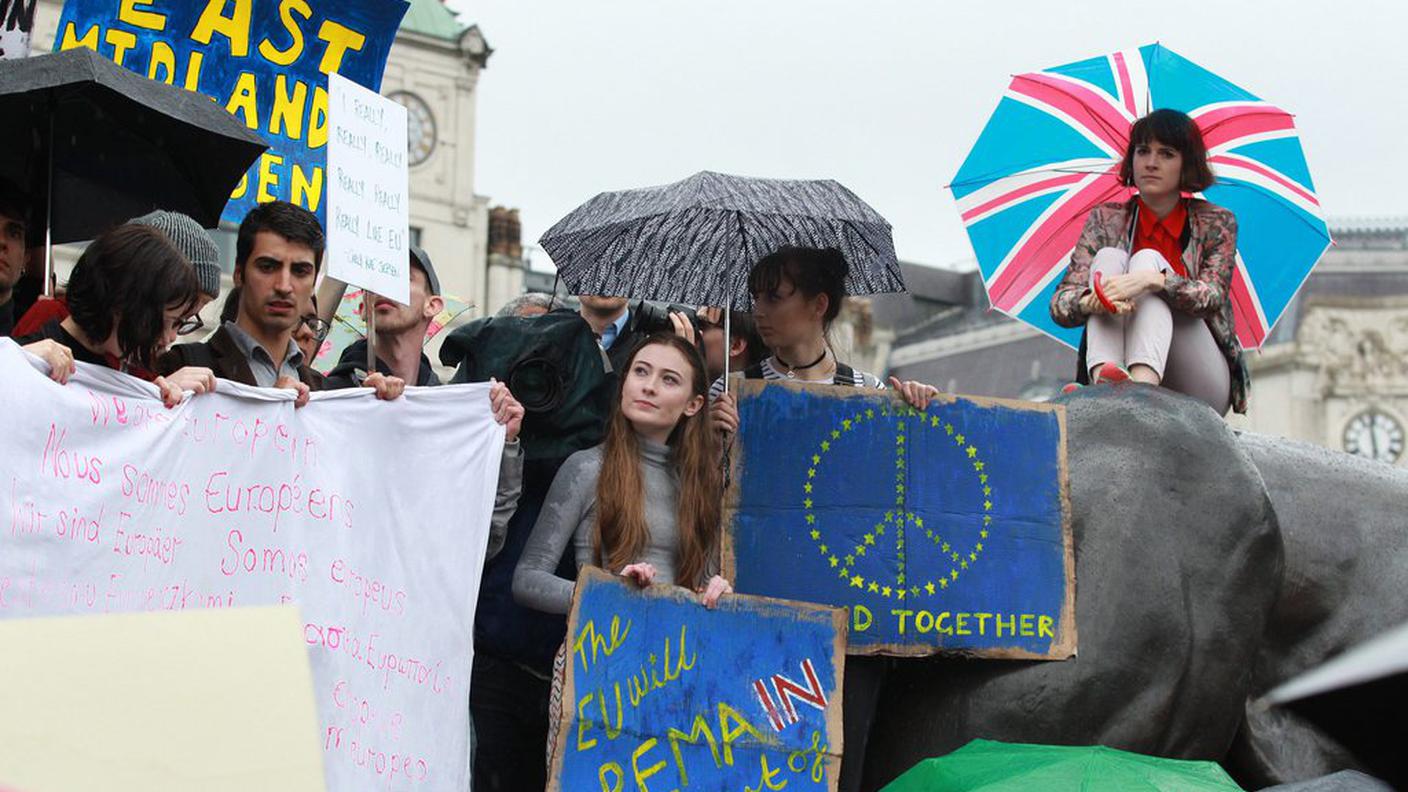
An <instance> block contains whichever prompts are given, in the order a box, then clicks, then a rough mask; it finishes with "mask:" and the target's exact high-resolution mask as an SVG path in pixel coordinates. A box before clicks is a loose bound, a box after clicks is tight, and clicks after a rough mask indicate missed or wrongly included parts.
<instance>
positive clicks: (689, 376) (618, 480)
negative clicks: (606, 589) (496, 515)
mask: <svg viewBox="0 0 1408 792" xmlns="http://www.w3.org/2000/svg"><path fill="white" fill-rule="evenodd" d="M708 385H709V383H708V379H707V375H706V373H705V369H704V361H703V360H702V359H701V357H700V354H699V350H698V349H697V348H695V347H694V346H693V345H691V344H689V343H688V342H686V341H684V340H682V339H681V338H680V337H679V336H676V335H673V334H668V333H657V334H655V335H652V336H650V337H649V338H647V339H646V340H645V341H644V342H642V343H641V345H640V346H639V347H638V348H637V349H636V350H635V351H634V352H633V353H632V355H631V358H630V362H629V364H628V365H627V366H626V368H625V371H623V372H622V376H621V384H620V397H619V398H618V399H617V403H616V407H615V409H614V410H613V411H612V415H611V418H610V420H609V421H608V422H607V428H606V438H605V440H604V441H603V442H602V443H601V445H598V446H595V447H593V448H589V449H586V450H585V451H579V452H577V453H576V454H573V455H572V456H570V457H568V459H567V461H566V462H565V463H563V465H562V468H561V469H560V470H559V471H558V473H557V477H556V478H555V479H553V483H552V488H551V489H550V490H549V491H548V496H547V500H546V502H545V503H544V504H543V510H542V513H541V514H540V515H539V517H538V522H537V523H536V524H535V525H534V526H533V534H532V536H531V537H529V539H528V545H527V547H526V548H524V551H523V557H522V559H521V560H520V561H519V562H518V569H517V570H516V571H515V573H514V576H513V595H514V597H515V598H516V599H517V600H518V602H519V603H520V604H522V605H524V606H526V607H530V608H534V609H536V610H540V611H544V612H547V613H567V611H568V609H569V608H570V606H571V603H572V585H573V584H572V581H570V580H567V579H566V578H562V577H559V576H558V575H557V574H556V573H555V570H556V569H557V565H558V560H559V559H561V558H562V554H563V551H564V550H565V549H566V547H567V543H568V542H569V541H572V542H574V543H575V546H576V558H577V566H578V568H581V567H583V566H586V565H589V564H590V565H594V566H599V567H602V568H603V569H606V570H609V571H612V572H616V573H618V574H620V575H623V576H626V577H629V578H631V579H633V580H635V581H636V582H637V583H638V584H640V585H642V586H647V585H650V584H652V583H660V584H675V585H679V586H684V587H687V588H691V589H693V590H694V591H696V592H698V593H699V594H700V595H701V600H702V602H703V603H704V604H705V605H706V606H708V607H712V606H713V605H714V603H715V602H717V601H718V598H719V597H720V596H721V595H722V594H725V593H728V592H730V591H732V588H731V587H730V586H729V584H728V582H727V581H725V580H724V579H723V578H722V577H719V575H718V574H717V572H718V569H719V539H720V528H721V526H720V521H721V518H722V502H723V479H722V474H721V471H720V468H719V449H718V441H717V439H716V437H715V434H714V432H713V431H712V430H711V429H710V426H709V421H708V416H707V412H706V410H705V406H706V393H707V388H708Z"/></svg>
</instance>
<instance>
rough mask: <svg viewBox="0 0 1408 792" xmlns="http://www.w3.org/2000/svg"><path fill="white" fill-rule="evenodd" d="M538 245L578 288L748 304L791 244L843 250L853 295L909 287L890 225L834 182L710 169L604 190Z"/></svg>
mask: <svg viewBox="0 0 1408 792" xmlns="http://www.w3.org/2000/svg"><path fill="white" fill-rule="evenodd" d="M539 244H541V245H542V246H543V249H544V250H546V251H547V252H548V255H550V256H552V260H553V263H554V264H555V265H556V266H557V271H558V275H559V277H560V278H561V279H562V282H563V283H564V284H566V286H567V288H568V289H570V290H571V292H572V293H573V294H593V295H605V296H617V297H631V298H635V299H644V300H658V301H660V302H675V303H685V304H689V305H712V306H719V307H724V306H728V307H731V308H735V309H743V310H746V309H747V308H748V307H749V306H750V303H751V298H750V296H749V294H748V285H747V280H748V272H749V270H751V269H752V267H753V264H754V263H756V262H757V261H758V259H760V258H762V257H763V256H766V255H768V254H769V253H772V252H773V251H775V250H777V249H778V248H779V247H783V246H785V245H797V246H803V247H819V248H828V247H834V248H837V249H839V250H840V251H841V252H842V253H843V254H844V255H845V256H846V261H848V262H849V263H850V276H849V277H848V278H847V279H846V293H847V294H882V293H888V292H901V291H904V280H903V279H902V278H901V276H900V268H899V262H898V261H897V260H896V259H895V243H894V240H893V238H892V237H891V235H890V224H889V223H887V222H885V218H883V217H881V216H880V215H879V213H877V212H876V211H875V210H874V209H872V208H870V206H869V205H867V204H866V203H865V202H864V201H862V200H861V199H859V198H857V197H856V195H855V193H853V192H851V191H850V190H848V189H846V188H845V187H842V186H841V185H840V184H839V183H837V182H835V181H831V180H830V179H824V180H817V181H792V180H784V179H753V178H747V177H743V176H729V175H726V174H721V173H711V172H709V171H703V172H700V173H696V174H695V175H693V176H691V177H689V178H688V179H685V180H683V181H679V182H675V183H674V184H667V185H663V186H660V187H644V188H641V189H638V190H622V191H620V192H608V193H602V194H601V195H598V196H596V197H595V198H593V199H591V200H590V201H587V202H586V203H584V204H582V205H581V206H580V207H578V208H577V209H575V210H574V211H573V212H572V213H571V214H569V215H567V216H566V217H564V218H562V219H561V220H559V221H558V222H557V224H556V225H554V226H553V227H552V228H550V229H548V231H547V233H545V234H543V237H542V239H540V240H539Z"/></svg>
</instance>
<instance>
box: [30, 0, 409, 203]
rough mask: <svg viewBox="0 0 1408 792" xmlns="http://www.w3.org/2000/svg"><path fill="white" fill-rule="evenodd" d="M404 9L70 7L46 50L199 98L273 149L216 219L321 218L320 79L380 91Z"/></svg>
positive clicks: (253, 4)
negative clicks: (266, 212) (81, 52)
mask: <svg viewBox="0 0 1408 792" xmlns="http://www.w3.org/2000/svg"><path fill="white" fill-rule="evenodd" d="M408 7H409V6H407V4H406V3H405V2H403V0H66V2H65V3H64V10H63V15H62V16H60V17H59V29H58V33H57V34H56V35H55V37H54V49H55V51H59V50H66V49H72V48H73V47H88V48H89V49H91V50H94V51H96V52H97V53H98V54H100V55H102V56H103V57H106V58H110V59H112V60H113V61H114V62H116V63H117V64H118V65H120V66H124V67H126V68H128V69H130V70H132V71H134V72H137V73H138V74H141V75H144V76H146V77H147V78H149V79H152V80H161V81H162V82H165V83H168V84H171V85H179V86H181V87H183V88H185V89H186V90H188V91H195V92H197V93H202V94H205V95H206V96H209V97H211V98H212V99H214V100H215V101H216V103H217V104H219V105H220V106H221V107H223V108H225V109H226V110H228V111H230V113H232V114H233V115H234V116H235V117H236V118H238V119H240V120H241V121H243V122H244V123H245V125H246V126H248V127H249V128H250V129H253V130H256V131H258V132H259V133H260V134H261V135H263V136H264V139H265V140H267V141H268V142H269V144H270V148H269V150H268V151H266V152H264V154H263V155H262V156H261V157H260V158H259V161H258V162H256V163H254V165H253V166H251V167H250V169H249V172H248V173H246V174H245V178H244V179H243V180H242V181H241V182H240V184H239V186H238V187H236V188H235V191H234V193H233V194H232V195H231V196H230V203H229V204H227V205H226V207H225V214H224V215H223V217H222V219H223V220H225V221H227V222H231V223H239V221H240V220H241V219H242V218H243V217H244V215H245V214H246V213H247V212H248V211H249V210H250V209H252V208H253V207H254V206H255V204H258V203H265V202H267V201H272V200H275V199H282V200H285V201H292V202H293V203H296V204H298V205H299V206H302V207H304V208H306V209H309V210H311V211H313V212H315V213H316V214H317V215H318V219H319V220H323V219H324V218H323V215H324V210H325V204H326V202H325V200H324V197H325V193H326V191H327V188H328V175H327V173H326V168H325V160H326V152H325V150H324V149H325V148H326V146H327V143H328V91H327V77H326V75H329V74H341V75H342V76H344V77H347V78H348V79H350V80H353V81H354V82H356V83H358V84H359V85H362V86H365V87H367V88H369V89H371V90H373V91H377V90H380V89H381V77H382V72H383V70H384V69H385V68H386V56H387V55H388V53H390V51H391V44H392V42H394V41H395V39H396V30H397V28H398V27H399V26H400V24H401V17H402V16H403V15H404V14H405V13H406V9H407V8H408ZM404 150H405V149H404V147H403V148H402V151H403V152H404ZM326 224H327V223H326V221H324V225H325V226H326Z"/></svg>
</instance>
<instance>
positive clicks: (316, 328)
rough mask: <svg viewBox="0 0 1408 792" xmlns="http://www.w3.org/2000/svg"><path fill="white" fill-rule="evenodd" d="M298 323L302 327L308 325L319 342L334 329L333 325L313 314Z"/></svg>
mask: <svg viewBox="0 0 1408 792" xmlns="http://www.w3.org/2000/svg"><path fill="white" fill-rule="evenodd" d="M298 323H299V324H300V325H307V327H308V329H309V330H312V331H313V335H315V336H317V337H318V339H319V340H322V338H323V336H326V335H327V334H328V331H329V330H331V329H332V324H331V323H329V322H325V321H323V320H322V319H319V318H318V317H317V316H315V315H312V314H309V315H308V316H305V317H303V318H301V319H299V320H298Z"/></svg>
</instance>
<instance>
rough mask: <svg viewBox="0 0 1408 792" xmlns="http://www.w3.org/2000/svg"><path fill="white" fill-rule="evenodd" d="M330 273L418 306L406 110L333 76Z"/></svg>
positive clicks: (330, 92)
mask: <svg viewBox="0 0 1408 792" xmlns="http://www.w3.org/2000/svg"><path fill="white" fill-rule="evenodd" d="M328 95H329V97H330V101H331V105H330V108H329V112H328V119H329V121H330V122H331V123H332V136H331V137H330V138H329V139H328V275H329V276H331V277H333V278H337V279H338V280H340V281H343V282H344V283H349V284H352V285H353V286H360V287H362V288H364V289H368V290H370V291H373V292H375V293H377V294H379V295H381V296H383V297H390V298H391V299H393V300H395V301H397V302H399V303H401V304H402V305H405V304H407V303H409V302H410V301H411V274H410V255H409V253H410V251H409V248H407V235H408V234H409V233H410V231H409V228H410V203H411V201H410V178H411V172H410V165H409V162H408V161H407V158H406V108H404V107H402V106H401V105H399V104H396V103H395V102H393V101H391V100H390V99H386V98H383V97H381V96H379V95H378V94H376V93H375V92H373V91H368V90H367V89H366V88H363V87H362V86H360V85H358V84H356V83H354V82H352V81H351V80H348V79H346V78H344V77H341V76H339V75H336V74H332V75H328Z"/></svg>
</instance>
